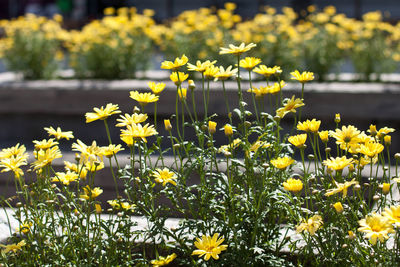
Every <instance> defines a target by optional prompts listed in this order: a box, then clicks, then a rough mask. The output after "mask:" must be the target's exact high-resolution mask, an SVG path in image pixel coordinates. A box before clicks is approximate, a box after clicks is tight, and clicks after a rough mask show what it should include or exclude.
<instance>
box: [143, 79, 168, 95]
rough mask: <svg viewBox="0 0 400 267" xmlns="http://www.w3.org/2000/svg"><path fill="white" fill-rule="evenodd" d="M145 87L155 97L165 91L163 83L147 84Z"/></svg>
mask: <svg viewBox="0 0 400 267" xmlns="http://www.w3.org/2000/svg"><path fill="white" fill-rule="evenodd" d="M147 85H148V86H149V88H150V89H151V91H152V92H153V94H155V95H159V94H160V93H161V92H162V91H163V90H164V89H165V83H155V82H149V83H148V84H147Z"/></svg>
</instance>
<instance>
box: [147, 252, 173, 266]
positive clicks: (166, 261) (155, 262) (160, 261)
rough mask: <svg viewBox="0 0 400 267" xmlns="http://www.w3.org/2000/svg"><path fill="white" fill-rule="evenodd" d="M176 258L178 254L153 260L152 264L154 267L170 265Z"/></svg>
mask: <svg viewBox="0 0 400 267" xmlns="http://www.w3.org/2000/svg"><path fill="white" fill-rule="evenodd" d="M175 258H176V254H175V253H172V254H171V255H168V256H167V257H162V256H159V257H158V259H156V260H152V261H151V262H150V263H151V264H153V267H159V266H164V265H168V264H170V263H171V262H172V261H173V260H174V259H175Z"/></svg>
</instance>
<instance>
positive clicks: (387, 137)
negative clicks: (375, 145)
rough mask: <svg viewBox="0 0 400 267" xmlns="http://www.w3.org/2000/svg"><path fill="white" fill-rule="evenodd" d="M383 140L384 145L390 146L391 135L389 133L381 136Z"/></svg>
mask: <svg viewBox="0 0 400 267" xmlns="http://www.w3.org/2000/svg"><path fill="white" fill-rule="evenodd" d="M383 141H384V143H385V145H386V146H390V145H391V144H392V137H391V136H390V135H385V137H383Z"/></svg>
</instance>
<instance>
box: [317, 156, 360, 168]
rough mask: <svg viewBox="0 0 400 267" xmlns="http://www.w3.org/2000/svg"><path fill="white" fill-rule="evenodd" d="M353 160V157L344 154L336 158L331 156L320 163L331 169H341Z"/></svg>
mask: <svg viewBox="0 0 400 267" xmlns="http://www.w3.org/2000/svg"><path fill="white" fill-rule="evenodd" d="M353 162H354V159H348V158H346V156H343V157H336V158H333V157H331V158H330V159H327V160H324V161H323V162H322V164H324V165H325V166H327V167H328V168H329V169H331V170H335V171H341V170H343V169H344V168H346V167H347V166H349V165H350V164H351V163H353Z"/></svg>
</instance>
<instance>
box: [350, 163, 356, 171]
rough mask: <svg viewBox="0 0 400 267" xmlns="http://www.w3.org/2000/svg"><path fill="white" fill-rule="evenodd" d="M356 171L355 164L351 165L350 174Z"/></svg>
mask: <svg viewBox="0 0 400 267" xmlns="http://www.w3.org/2000/svg"><path fill="white" fill-rule="evenodd" d="M354 170H355V167H354V164H350V165H349V172H354Z"/></svg>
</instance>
